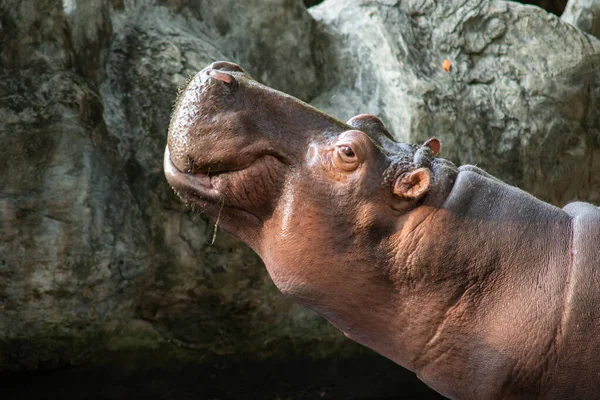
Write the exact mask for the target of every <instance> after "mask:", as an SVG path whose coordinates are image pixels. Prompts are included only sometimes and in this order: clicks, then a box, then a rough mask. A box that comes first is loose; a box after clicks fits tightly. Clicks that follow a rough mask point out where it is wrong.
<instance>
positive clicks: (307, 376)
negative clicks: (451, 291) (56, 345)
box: [0, 354, 443, 400]
mask: <svg viewBox="0 0 600 400" xmlns="http://www.w3.org/2000/svg"><path fill="white" fill-rule="evenodd" d="M0 393H1V394H2V399H6V400H8V399H20V400H33V399H36V400H37V399H44V400H46V399H47V400H52V399H56V400H58V399H60V400H69V399H98V400H100V399H102V400H113V399H114V400H116V399H173V400H176V399H177V400H185V399H195V400H197V399H215V400H216V399H240V400H241V399H244V400H248V399H272V400H276V399H279V400H295V399H303V400H304V399H306V400H308V399H339V400H352V399H364V400H366V399H442V398H443V397H441V396H439V395H438V394H436V393H435V392H433V391H432V390H431V389H429V388H428V387H427V386H425V385H424V384H423V383H422V382H421V381H419V380H418V379H417V378H416V376H415V375H414V374H413V373H411V372H409V371H407V370H405V369H403V368H401V367H399V366H398V365H396V364H394V363H392V362H391V361H389V360H387V359H385V358H383V357H380V356H376V355H370V354H369V355H365V356H360V357H355V358H349V359H344V360H332V361H329V360H328V361H309V360H290V361H282V362H270V361H260V362H248V363H238V362H230V361H229V360H227V359H222V360H220V361H217V362H214V363H212V364H211V365H210V366H198V365H169V366H166V365H163V366H162V367H157V366H153V367H145V368H143V370H139V369H134V370H131V369H130V367H126V366H125V365H124V364H123V366H122V368H115V367H114V365H113V366H112V367H110V368H109V367H105V368H94V369H90V368H85V367H79V368H68V369H63V370H55V371H46V372H43V371H38V372H35V373H31V372H30V373H27V374H18V375H13V376H8V377H7V376H3V377H0Z"/></svg>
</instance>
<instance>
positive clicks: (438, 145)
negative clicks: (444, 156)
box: [423, 138, 442, 157]
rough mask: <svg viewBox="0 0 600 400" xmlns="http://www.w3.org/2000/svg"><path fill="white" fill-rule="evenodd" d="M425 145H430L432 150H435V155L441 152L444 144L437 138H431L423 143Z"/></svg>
mask: <svg viewBox="0 0 600 400" xmlns="http://www.w3.org/2000/svg"><path fill="white" fill-rule="evenodd" d="M423 146H427V147H429V148H430V149H431V151H433V156H434V157H435V156H437V155H438V153H439V152H440V148H441V147H442V144H441V143H440V141H439V140H438V139H437V138H431V139H429V140H428V141H426V142H425V143H423Z"/></svg>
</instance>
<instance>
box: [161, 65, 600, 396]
mask: <svg viewBox="0 0 600 400" xmlns="http://www.w3.org/2000/svg"><path fill="white" fill-rule="evenodd" d="M439 150H440V144H439V141H437V139H431V140H429V141H427V142H426V143H425V144H423V145H421V146H417V145H411V144H404V143H397V142H395V141H394V140H393V139H392V136H391V135H390V134H389V132H388V131H387V130H386V129H385V127H384V126H383V124H382V123H381V121H380V120H379V119H377V118H376V117H374V116H372V115H358V116H356V117H354V118H352V119H351V120H349V121H348V122H346V123H343V122H341V121H338V120H336V119H335V118H332V117H330V116H328V115H326V114H324V113H322V112H320V111H318V110H316V109H315V108H313V107H311V106H310V105H308V104H305V103H303V102H301V101H299V100H297V99H295V98H293V97H291V96H288V95H286V94H284V93H281V92H278V91H276V90H273V89H271V88H268V87H265V86H263V85H260V84H259V83H257V82H256V81H255V80H253V79H252V78H251V77H250V76H248V75H247V74H246V73H245V72H244V71H243V70H242V69H241V68H240V67H239V66H237V65H235V64H231V63H227V62H216V63H213V64H212V65H211V66H209V67H207V68H205V69H204V70H203V71H201V72H199V73H198V74H197V75H196V76H195V77H194V78H193V79H192V80H191V82H190V83H189V85H188V86H187V87H186V88H185V90H184V91H183V92H182V93H181V95H180V98H179V100H178V102H177V105H176V107H175V110H174V112H173V116H172V119H171V125H170V128H169V137H168V146H167V149H166V151H165V158H164V169H165V175H166V177H167V180H168V181H169V183H170V184H171V186H172V187H173V188H174V189H175V191H176V192H177V194H178V195H179V196H180V197H181V199H182V200H183V201H184V202H185V203H186V204H187V205H188V206H190V207H192V208H194V209H196V210H198V211H200V212H202V213H203V214H204V215H206V216H208V217H209V218H211V219H212V220H213V221H216V220H218V225H219V227H220V228H223V229H225V230H227V231H229V232H231V233H232V234H234V235H236V236H237V237H239V238H240V239H241V240H243V241H244V242H246V243H248V245H250V246H251V247H252V248H253V249H254V250H255V251H256V252H257V253H258V254H259V255H260V257H261V258H262V260H263V261H264V263H265V266H266V268H267V270H268V272H269V274H270V276H271V278H272V279H273V281H274V283H275V284H276V285H277V287H278V288H279V289H280V290H281V291H282V292H283V293H284V294H286V295H288V296H291V297H292V298H294V299H295V300H296V301H298V302H299V303H301V304H303V305H305V306H307V307H309V308H311V309H313V310H315V311H316V312H318V313H319V314H321V315H322V316H323V317H325V318H327V319H328V320H329V321H330V322H331V323H332V324H333V325H334V326H336V327H337V328H339V329H340V330H342V331H343V332H344V333H345V334H346V336H348V337H349V338H351V339H353V340H355V341H357V342H359V343H362V344H363V345H365V346H367V347H370V348H371V349H373V350H375V351H377V352H379V353H381V354H383V355H384V356H386V357H388V358H390V359H391V360H393V361H395V362H396V363H398V364H400V365H402V366H404V367H405V368H408V369H410V370H412V371H415V372H416V373H417V375H418V376H419V377H420V378H421V379H422V380H423V381H424V382H425V383H427V384H428V385H430V386H431V387H432V388H434V389H435V390H437V391H438V392H440V393H441V394H443V395H445V396H447V397H450V398H457V399H470V398H477V399H479V398H481V399H490V398H556V399H560V398H593V397H598V396H600V367H598V366H597V361H596V360H597V359H598V358H599V357H600V340H599V339H600V338H599V330H600V307H597V304H598V302H599V299H600V273H599V272H598V271H599V268H600V212H599V211H598V209H597V208H596V207H594V206H592V205H590V204H585V203H572V204H570V205H567V206H566V207H565V208H564V209H559V208H556V207H554V206H552V205H550V204H547V203H544V202H542V201H540V200H538V199H536V198H534V197H532V196H531V195H529V194H527V193H525V192H523V191H521V190H519V189H517V188H515V187H512V186H509V185H506V184H504V183H502V182H501V181H499V180H498V179H496V178H494V177H492V176H490V175H489V174H487V173H485V172H484V171H482V170H481V169H479V168H477V167H474V166H469V165H465V166H462V167H458V168H457V167H456V166H455V165H453V164H452V163H451V162H449V161H447V160H444V159H442V158H439V157H436V156H437V154H438V152H439Z"/></svg>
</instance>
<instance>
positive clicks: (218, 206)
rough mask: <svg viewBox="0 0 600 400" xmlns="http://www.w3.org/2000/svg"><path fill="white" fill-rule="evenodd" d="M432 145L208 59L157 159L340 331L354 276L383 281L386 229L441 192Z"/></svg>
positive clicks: (185, 196) (277, 278) (174, 181)
mask: <svg viewBox="0 0 600 400" xmlns="http://www.w3.org/2000/svg"><path fill="white" fill-rule="evenodd" d="M439 148H440V144H439V142H438V141H437V139H431V140H429V141H428V142H426V143H425V145H423V146H416V145H409V144H401V143H397V142H395V141H394V140H393V139H392V137H391V135H390V134H389V132H388V131H387V130H386V129H385V127H384V125H383V124H382V122H381V121H380V120H379V119H378V118H376V117H374V116H372V115H358V116H356V117H354V118H352V119H350V120H349V121H348V122H347V123H343V122H341V121H339V120H336V119H334V118H332V117H330V116H328V115H326V114H324V113H322V112H320V111H319V110H317V109H315V108H313V107H311V106H310V105H308V104H305V103H303V102H301V101H299V100H297V99H295V98H293V97H291V96H289V95H286V94H284V93H281V92H278V91H276V90H273V89H271V88H268V87H265V86H263V85H261V84H259V83H258V82H256V81H255V80H253V79H252V78H251V77H250V76H249V75H248V74H247V73H245V72H244V70H243V69H242V68H240V67H239V66H237V65H235V64H232V63H228V62H216V63H213V64H212V65H210V66H209V67H207V68H205V69H204V70H202V71H201V72H199V73H198V74H197V75H196V76H195V77H194V78H193V79H192V80H191V81H190V83H189V84H188V86H187V87H186V88H185V89H184V90H183V91H182V92H181V93H180V96H179V99H178V101H177V104H176V106H175V109H174V112H173V116H172V119H171V124H170V128H169V137H168V146H167V149H166V152H165V159H164V169H165V174H166V177H167V180H168V181H169V183H170V184H171V186H172V187H173V188H174V189H175V191H176V193H177V194H178V195H179V196H180V197H181V199H182V200H183V201H184V202H185V203H186V204H187V205H188V206H190V207H192V208H194V209H196V210H198V211H199V212H201V213H203V214H204V215H206V216H208V217H209V218H211V219H212V220H213V221H215V222H216V223H217V224H218V226H219V227H221V228H223V229H225V230H227V231H229V232H231V233H232V234H234V235H235V236H237V237H239V238H240V239H241V240H243V241H245V242H246V243H248V244H249V245H250V246H251V247H252V248H253V249H254V250H255V251H256V252H257V253H258V254H259V255H260V257H261V258H262V259H263V261H264V262H265V265H266V267H267V269H268V271H269V274H270V275H271V277H272V279H273V281H274V282H275V284H276V285H277V286H278V288H279V289H280V290H281V291H283V292H284V293H286V294H289V295H291V296H293V297H294V298H295V299H296V300H297V301H299V302H300V303H302V304H305V305H307V306H309V307H311V308H313V309H315V310H316V311H318V312H319V313H321V314H322V315H324V316H325V317H327V318H328V319H329V320H330V321H332V322H333V323H334V325H336V326H338V327H341V328H345V329H343V330H345V331H347V330H350V329H351V327H350V326H349V324H346V325H344V324H343V323H342V322H341V321H343V320H345V318H343V317H342V315H341V314H343V313H344V312H345V310H347V309H348V308H349V307H350V308H352V307H353V306H352V304H353V302H355V301H356V300H357V299H358V298H361V303H360V305H357V306H360V307H369V306H372V304H371V305H369V301H365V296H364V294H363V293H361V285H365V288H366V283H365V282H372V283H375V284H377V285H390V284H392V283H391V281H390V279H389V277H388V274H389V266H388V264H389V262H390V257H391V255H390V253H389V251H387V250H386V246H387V244H388V243H389V240H390V239H391V238H392V237H393V235H394V234H395V233H396V232H397V231H398V230H400V229H401V227H402V225H403V223H404V222H403V221H404V220H405V218H406V215H408V214H410V213H411V210H413V209H415V208H416V207H418V206H419V205H421V204H423V202H425V201H426V199H431V198H433V197H435V196H433V194H434V193H435V192H436V191H439V188H438V186H439V185H438V182H437V180H436V179H434V176H435V174H434V171H435V169H436V168H437V166H438V161H436V160H439V159H437V158H434V156H435V155H436V154H437V152H438V151H439ZM440 165H442V164H440ZM348 280H351V281H352V282H350V286H348V285H349V282H348ZM373 281H376V282H373ZM336 322H337V323H336ZM342 325H343V326H342Z"/></svg>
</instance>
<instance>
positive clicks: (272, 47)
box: [0, 0, 600, 371]
mask: <svg viewBox="0 0 600 400" xmlns="http://www.w3.org/2000/svg"><path fill="white" fill-rule="evenodd" d="M0 38H1V39H0V40H1V46H0V146H1V147H0V148H2V150H3V156H2V157H0V172H1V173H0V370H2V371H7V370H20V369H25V370H31V369H36V368H46V367H53V366H62V365H71V364H76V363H94V362H98V361H97V360H98V359H97V357H96V355H98V354H103V353H104V352H106V351H108V352H112V353H122V352H132V353H135V352H140V353H144V352H149V351H153V352H160V354H163V355H164V357H171V358H174V359H177V360H179V359H186V360H188V361H189V360H190V359H192V360H196V361H198V362H200V361H203V360H207V359H209V358H210V357H212V356H213V355H228V356H235V357H238V358H243V357H249V358H250V357H253V358H261V357H274V356H275V355H277V357H283V358H286V357H293V356H297V355H303V356H308V357H317V358H318V357H326V356H332V355H336V356H337V355H341V354H344V355H348V354H356V353H357V352H360V350H359V347H358V346H355V345H353V344H351V343H350V342H349V341H348V340H346V339H345V338H344V337H343V335H341V334H340V333H338V332H337V331H335V330H334V329H333V328H331V327H330V326H329V325H328V324H327V323H326V322H325V321H324V320H322V319H321V318H319V317H317V316H316V315H315V314H313V313H312V312H310V311H308V310H306V309H303V308H301V307H300V306H297V305H294V304H293V303H291V302H290V301H288V300H287V299H285V298H283V297H282V296H281V295H280V294H279V293H278V292H277V290H276V289H275V287H274V286H273V285H272V283H271V281H270V279H269V277H268V276H267V274H266V272H265V270H264V268H263V266H262V264H261V262H260V260H259V259H258V257H257V256H256V255H254V254H253V253H252V251H251V250H249V249H248V248H247V247H246V246H245V245H243V244H242V243H240V242H239V241H237V240H236V239H234V238H232V237H231V236H228V235H227V234H224V233H222V232H220V231H217V233H216V236H215V229H214V225H212V224H211V223H209V222H207V221H206V220H205V219H203V217H202V215H199V214H197V213H194V212H191V211H189V210H186V209H185V208H184V206H183V204H181V202H180V201H179V200H178V199H177V198H176V196H175V195H174V194H173V192H172V190H171V189H170V188H169V187H168V185H167V183H166V181H165V179H164V177H163V172H162V157H163V151H164V147H165V144H166V133H167V127H168V123H169V116H170V112H171V108H172V105H173V103H174V101H175V98H176V95H177V89H178V87H180V86H182V85H184V84H185V82H186V80H187V79H188V77H189V76H191V75H193V74H194V73H195V72H197V71H198V70H200V69H202V68H204V67H205V66H206V65H207V64H209V63H210V62H212V61H215V60H220V59H225V60H231V61H234V62H237V63H239V64H241V65H242V66H243V67H244V68H246V70H247V71H248V72H249V73H250V74H251V75H253V76H254V77H255V78H256V79H258V80H260V81H262V82H263V83H265V84H267V85H270V86H273V87H275V88H277V89H280V90H283V91H285V92H288V93H290V94H292V95H295V96H297V97H300V98H302V99H304V100H306V101H310V102H311V103H312V104H314V105H315V106H317V107H319V108H322V109H324V110H325V111H326V112H328V113H331V114H332V115H334V116H336V117H338V118H341V119H348V118H350V117H352V116H353V115H355V114H359V113H367V112H368V113H373V114H376V115H378V116H380V117H381V118H382V119H383V120H384V121H385V122H386V124H387V126H388V128H389V129H390V130H391V131H392V132H393V133H394V134H395V135H396V137H397V138H398V139H400V140H404V141H409V142H423V141H425V140H426V139H428V138H429V137H431V136H437V137H438V138H440V139H441V141H442V144H443V149H442V156H444V157H446V158H450V159H451V160H453V161H454V162H456V163H472V164H478V165H479V166H481V167H483V168H484V169H487V170H488V171H489V172H491V173H493V174H495V175H497V176H498V177H500V178H501V179H504V180H507V181H508V182H510V183H512V184H516V185H517V186H520V187H522V188H524V189H526V190H528V191H531V192H533V193H534V194H535V195H537V196H539V197H541V198H543V199H545V200H549V201H551V202H553V203H555V204H557V205H562V204H564V203H565V202H567V201H569V200H573V199H582V200H588V201H592V202H596V203H600V189H599V188H600V182H599V180H600V177H599V176H600V175H599V174H597V173H594V172H598V171H600V137H599V133H598V130H597V127H598V126H599V125H598V100H597V99H598V97H599V94H600V93H598V76H599V75H598V74H599V72H598V69H597V68H596V65H598V64H600V61H599V60H600V57H598V51H599V47H598V42H597V40H596V39H594V38H593V37H591V36H588V35H586V34H584V33H582V32H581V31H579V30H577V29H575V28H574V27H573V26H571V25H568V24H566V23H563V22H561V21H560V20H559V19H558V18H556V17H554V16H552V15H549V14H547V13H546V12H544V11H543V10H541V9H539V8H535V7H525V6H522V5H519V4H517V3H513V2H503V1H483V2H482V1H444V2H441V1H438V2H433V1H428V0H411V1H402V2H400V1H394V0H379V1H371V0H369V1H358V0H353V1H342V0H328V1H325V2H324V3H322V4H320V5H318V6H315V7H313V8H310V9H309V11H307V10H306V8H305V7H304V6H303V2H302V1H301V0H250V1H244V2H238V1H230V0H218V1H217V0H194V1H183V0H160V1H158V0H156V1H151V0H110V1H104V0H92V1H87V0H86V1H84V0H63V1H62V2H57V1H54V0H19V1H17V0H0ZM446 60H447V61H446ZM444 67H445V69H444ZM213 241H214V243H213V244H212V245H211V242H213ZM165 354H166V355H165ZM196 361H195V362H196Z"/></svg>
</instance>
